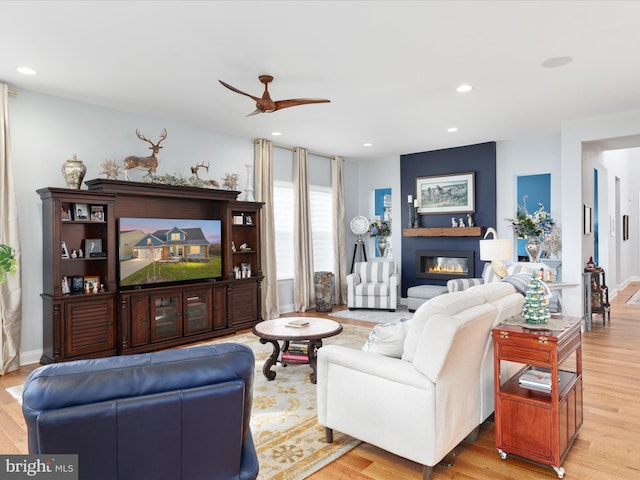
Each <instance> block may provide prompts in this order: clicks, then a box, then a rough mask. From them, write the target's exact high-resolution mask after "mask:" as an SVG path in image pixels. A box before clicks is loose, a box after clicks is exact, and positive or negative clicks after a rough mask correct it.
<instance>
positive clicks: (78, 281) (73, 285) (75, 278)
mask: <svg viewBox="0 0 640 480" xmlns="http://www.w3.org/2000/svg"><path fill="white" fill-rule="evenodd" d="M67 280H68V282H69V289H70V290H71V295H79V294H82V293H84V277H83V276H82V275H72V276H70V277H67Z"/></svg>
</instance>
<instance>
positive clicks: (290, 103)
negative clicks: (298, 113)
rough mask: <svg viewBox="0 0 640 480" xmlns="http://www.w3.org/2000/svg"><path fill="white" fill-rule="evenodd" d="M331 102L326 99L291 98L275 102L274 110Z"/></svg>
mask: <svg viewBox="0 0 640 480" xmlns="http://www.w3.org/2000/svg"><path fill="white" fill-rule="evenodd" d="M330 102H331V100H327V99H326V98H292V99H290V100H277V101H276V102H275V104H276V110H282V109H283V108H288V107H297V106H298V105H307V104H310V103H330Z"/></svg>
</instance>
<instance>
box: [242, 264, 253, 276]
mask: <svg viewBox="0 0 640 480" xmlns="http://www.w3.org/2000/svg"><path fill="white" fill-rule="evenodd" d="M240 271H241V272H242V278H251V264H250V263H241V264H240Z"/></svg>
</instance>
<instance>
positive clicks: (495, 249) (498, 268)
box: [480, 227, 513, 279]
mask: <svg viewBox="0 0 640 480" xmlns="http://www.w3.org/2000/svg"><path fill="white" fill-rule="evenodd" d="M489 234H492V235H493V239H488V238H487V237H488V236H489ZM512 255H513V242H512V241H511V239H502V240H501V239H499V238H498V232H496V230H495V229H494V228H491V227H490V228H488V229H487V233H485V234H484V240H480V260H483V261H485V262H487V261H490V262H491V268H492V269H493V271H494V272H495V274H496V275H497V276H498V277H499V278H501V279H502V278H504V277H506V276H507V275H509V273H508V272H507V267H505V266H504V263H502V262H501V260H509V259H511V258H512Z"/></svg>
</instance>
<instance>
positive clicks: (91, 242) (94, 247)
mask: <svg viewBox="0 0 640 480" xmlns="http://www.w3.org/2000/svg"><path fill="white" fill-rule="evenodd" d="M103 254H104V252H103V251H102V240H101V239H99V238H86V239H85V240H84V255H85V256H86V257H88V258H91V257H103V256H104V255H103Z"/></svg>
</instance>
